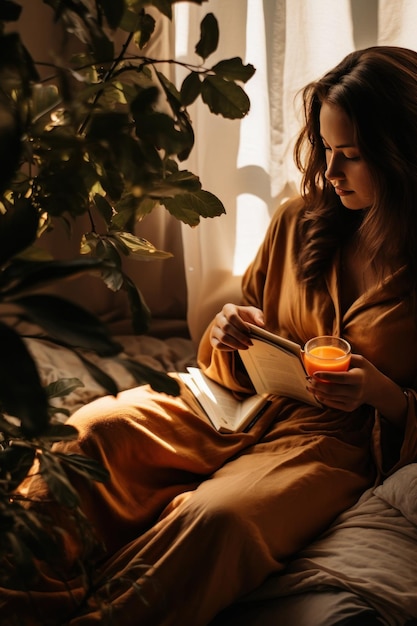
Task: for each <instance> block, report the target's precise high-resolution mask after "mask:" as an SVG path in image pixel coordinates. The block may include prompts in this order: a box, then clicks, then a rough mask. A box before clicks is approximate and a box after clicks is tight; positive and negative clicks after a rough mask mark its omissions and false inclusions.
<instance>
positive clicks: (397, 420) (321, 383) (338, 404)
mask: <svg viewBox="0 0 417 626" xmlns="http://www.w3.org/2000/svg"><path fill="white" fill-rule="evenodd" d="M308 389H309V391H311V393H313V394H314V395H315V397H316V398H317V400H318V401H319V402H321V403H322V404H324V405H325V406H328V407H330V408H333V409H340V410H342V411H349V412H350V411H354V410H355V409H357V408H358V407H359V406H361V405H362V404H368V405H370V406H373V407H374V408H375V409H377V410H378V411H379V412H380V413H381V414H382V415H383V416H384V417H385V418H386V419H388V420H389V421H391V422H392V423H394V424H397V425H401V424H402V423H403V421H404V419H405V416H406V413H407V398H406V396H405V395H404V393H403V391H402V389H401V387H399V386H398V385H397V384H396V383H394V381H392V380H391V379H390V378H388V377H387V376H385V375H384V374H383V373H382V372H380V371H379V370H378V369H377V368H376V367H375V366H374V365H372V363H370V362H369V361H368V360H367V359H365V358H364V357H363V356H361V355H359V354H352V359H351V363H350V369H349V370H348V371H347V372H315V373H314V375H313V376H312V377H311V378H310V379H309V383H308Z"/></svg>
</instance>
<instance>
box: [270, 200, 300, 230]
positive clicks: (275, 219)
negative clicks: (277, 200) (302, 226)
mask: <svg viewBox="0 0 417 626" xmlns="http://www.w3.org/2000/svg"><path fill="white" fill-rule="evenodd" d="M304 210H305V201H304V199H303V198H302V197H301V196H294V197H292V198H289V199H288V200H285V202H283V203H282V204H280V205H279V206H278V208H277V209H276V210H275V212H274V213H273V215H272V217H271V223H270V230H271V231H276V230H277V229H278V230H280V229H281V228H285V229H287V228H291V227H292V226H295V224H296V223H297V221H298V218H299V216H300V215H301V214H302V213H303V212H304Z"/></svg>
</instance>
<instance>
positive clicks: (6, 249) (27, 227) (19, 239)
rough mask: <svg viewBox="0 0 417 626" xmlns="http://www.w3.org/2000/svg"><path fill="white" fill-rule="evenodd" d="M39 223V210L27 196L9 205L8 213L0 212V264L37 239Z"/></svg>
mask: <svg viewBox="0 0 417 626" xmlns="http://www.w3.org/2000/svg"><path fill="white" fill-rule="evenodd" d="M38 223H39V217H38V212H37V210H36V208H35V207H34V206H33V204H32V203H31V202H30V200H29V199H27V198H20V199H19V200H17V201H16V202H15V204H14V205H13V206H10V205H9V207H8V209H7V211H6V213H1V212H0V265H2V264H3V263H5V262H6V261H7V260H9V259H10V258H12V257H13V256H15V255H16V254H19V253H20V252H23V251H24V250H25V249H26V248H27V247H28V246H29V245H30V244H32V243H33V242H34V241H35V240H36V233H37V230H38Z"/></svg>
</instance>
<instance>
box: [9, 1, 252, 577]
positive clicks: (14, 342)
mask: <svg viewBox="0 0 417 626" xmlns="http://www.w3.org/2000/svg"><path fill="white" fill-rule="evenodd" d="M32 1H33V2H35V1H38V2H39V3H41V0H32ZM191 1H194V2H195V3H196V4H203V2H204V1H205V0H191ZM175 2H176V0H148V1H146V0H95V1H93V0H44V4H46V5H48V6H49V7H50V10H51V11H52V12H53V14H54V18H55V27H56V28H57V29H60V32H61V33H62V37H63V40H62V41H63V42H67V47H65V46H64V45H62V46H60V48H59V52H58V51H56V53H55V56H54V57H52V60H51V63H50V65H49V66H48V72H47V76H46V77H43V78H41V77H40V75H39V72H38V67H37V63H36V59H34V58H32V56H31V55H30V54H29V52H28V49H27V48H26V46H25V44H24V41H22V39H21V36H20V35H19V32H18V30H19V29H18V25H19V17H20V15H21V6H20V5H19V3H18V2H17V1H14V0H3V2H2V3H1V4H0V26H1V36H0V158H1V157H2V159H1V160H2V164H4V166H3V165H2V171H1V173H0V176H1V180H0V193H1V197H0V201H1V204H0V340H1V345H2V351H1V353H0V525H1V528H2V533H1V535H0V560H1V563H2V566H3V567H2V568H1V570H0V571H1V572H2V574H1V582H2V584H7V585H19V584H22V581H23V580H25V581H27V580H28V579H30V577H31V576H33V575H34V573H35V569H36V565H35V560H34V559H36V557H42V558H47V557H48V554H51V553H52V552H53V543H52V542H51V541H50V537H49V535H48V533H47V532H45V527H44V525H43V521H42V519H40V518H39V517H37V515H36V513H34V512H33V511H31V510H30V509H27V508H26V507H25V506H24V504H25V502H24V497H23V496H22V495H21V494H20V495H18V494H17V493H16V490H17V489H18V487H19V486H20V485H21V483H22V482H23V481H24V480H25V478H26V477H27V475H28V472H29V470H30V468H31V467H32V466H33V463H34V462H38V463H39V468H40V471H41V473H42V475H43V477H44V479H45V481H46V482H47V484H48V487H49V489H50V491H51V493H52V495H53V496H54V498H55V499H56V501H57V502H58V504H59V505H60V506H63V507H66V508H68V509H70V510H71V511H72V512H73V513H74V512H75V513H76V514H77V515H78V514H79V513H80V512H79V509H78V498H77V494H76V492H75V491H74V489H73V488H72V486H71V484H70V483H69V481H68V480H67V477H66V473H65V469H64V468H65V466H70V467H71V468H72V469H73V470H75V471H77V472H80V473H82V474H84V475H87V476H88V477H90V478H91V479H93V480H105V479H106V473H105V472H104V471H103V469H102V468H100V467H98V466H96V465H95V464H93V463H91V462H90V461H89V460H87V459H85V458H82V457H78V456H74V455H72V456H70V457H69V456H67V457H65V456H58V455H56V454H55V453H54V452H53V451H52V450H51V446H52V444H53V442H54V441H57V440H61V439H64V438H74V437H75V436H76V432H75V430H74V429H73V428H71V427H70V426H68V425H66V424H64V423H61V422H57V421H56V420H55V411H54V409H53V407H52V406H51V403H50V398H51V397H53V396H58V395H65V394H66V393H69V392H70V391H71V390H72V389H74V387H76V386H77V385H78V384H80V383H79V381H77V379H76V377H74V378H71V379H65V380H57V381H55V382H54V383H53V384H51V385H49V387H48V388H44V386H43V385H42V382H41V380H40V376H39V373H38V371H37V367H36V363H35V362H34V360H33V357H32V356H31V354H30V353H29V351H28V349H27V347H26V344H25V336H26V334H27V333H28V332H29V331H28V327H29V328H30V332H31V333H32V332H33V328H34V327H35V328H37V329H39V334H40V336H42V337H47V338H48V339H49V340H52V341H55V342H57V343H59V344H60V345H64V346H66V347H69V348H71V349H73V350H74V352H75V353H76V354H77V355H78V356H79V358H81V359H82V360H83V362H84V363H87V364H89V368H90V371H91V373H92V374H93V376H94V377H95V378H96V379H97V380H98V382H99V383H100V384H101V385H102V386H103V388H104V389H105V390H107V391H108V392H109V393H117V388H116V386H115V383H114V381H112V379H111V377H109V376H108V374H105V373H104V372H103V371H101V370H100V369H99V368H97V367H96V366H94V364H93V363H89V361H88V358H87V357H86V356H85V351H86V350H87V351H95V352H97V353H99V354H100V355H105V356H112V357H114V358H119V359H121V362H123V364H124V366H125V367H126V368H128V369H129V370H130V371H131V373H132V374H133V375H134V376H135V378H136V380H137V381H138V383H142V382H149V383H150V384H151V385H152V386H154V388H156V389H158V390H164V391H166V392H168V393H172V394H175V393H177V391H178V390H177V386H176V384H175V383H174V382H173V381H172V379H171V378H169V377H167V376H165V375H162V374H160V373H158V372H153V371H152V370H150V369H149V368H146V367H145V366H141V365H140V364H137V363H132V362H131V361H129V360H128V359H126V358H124V359H123V358H122V357H121V356H120V351H121V347H120V346H119V345H118V344H117V343H116V342H115V341H114V339H113V338H112V337H111V336H110V335H109V333H108V332H107V329H106V328H105V327H104V326H103V325H102V323H101V322H100V320H98V319H97V318H96V317H95V316H93V315H91V314H90V313H89V312H87V311H85V310H83V309H81V308H80V307H78V306H76V305H74V304H73V303H70V302H68V301H65V300H63V299H61V298H58V297H57V296H55V295H51V294H48V293H45V292H44V291H41V292H39V291H38V288H39V287H42V288H43V289H44V288H45V286H48V285H52V284H53V283H54V282H55V281H62V280H65V279H67V278H72V277H74V276H76V275H78V274H80V273H83V272H94V273H95V274H96V275H98V274H99V275H100V278H101V279H102V280H104V282H105V283H106V285H107V286H108V287H109V288H110V289H113V290H119V289H124V290H125V291H126V293H127V294H128V298H129V302H130V305H131V312H132V323H133V328H134V329H135V331H136V332H138V333H143V332H146V329H147V327H148V323H149V311H148V309H147V306H146V303H145V302H144V300H143V298H142V296H141V294H140V292H139V291H138V290H137V288H136V286H135V285H134V284H133V282H132V281H131V280H130V278H129V276H128V275H126V273H125V272H124V270H123V263H122V259H123V256H125V255H130V256H132V255H133V256H136V257H139V258H141V259H152V258H163V257H164V256H166V253H165V252H164V251H161V250H157V249H156V248H155V246H153V244H152V243H151V242H149V241H146V240H144V239H142V238H140V237H138V236H137V235H136V234H135V232H134V229H135V225H136V223H137V222H138V220H140V219H141V218H142V217H143V216H144V215H146V214H148V213H150V212H151V211H152V210H153V209H154V208H155V207H156V206H158V205H163V206H164V207H165V208H166V210H168V211H169V212H170V213H171V214H172V215H173V216H174V217H176V218H177V219H179V220H181V221H183V222H185V223H187V224H190V225H192V226H194V225H197V224H198V223H199V221H200V219H201V218H207V217H215V216H217V215H220V214H221V213H222V212H224V208H223V205H222V203H221V202H220V200H219V199H218V198H216V197H215V196H214V195H213V194H212V193H210V192H209V191H206V190H203V189H202V188H201V184H200V181H199V179H198V176H196V175H195V174H193V173H192V172H189V171H187V170H184V169H181V162H182V161H183V160H184V159H186V158H187V156H188V155H189V153H190V151H191V150H192V147H193V144H194V140H195V139H194V133H193V128H192V123H191V120H190V117H189V114H188V111H187V107H188V106H189V105H190V104H191V103H192V102H193V101H194V100H195V99H196V98H197V97H201V98H202V99H203V101H204V102H205V103H206V104H207V105H208V106H209V108H210V110H211V111H212V112H213V113H214V114H220V115H223V116H225V117H227V118H236V117H242V116H244V115H245V114H246V113H247V112H248V110H249V100H248V98H247V96H246V94H245V92H244V90H243V89H242V87H241V86H240V85H239V84H238V83H244V82H246V81H247V80H248V79H249V78H250V77H251V76H252V74H253V72H254V68H253V67H252V66H251V65H244V64H243V62H242V60H241V59H239V58H233V59H226V60H223V61H220V62H219V63H216V64H215V65H210V63H208V61H207V59H208V58H209V57H210V55H211V53H212V52H214V51H215V50H216V48H217V43H218V38H219V30H218V24H217V20H216V18H215V16H214V15H213V14H212V13H208V14H207V15H206V17H205V18H204V19H203V21H202V23H201V36H200V40H199V41H198V42H197V45H196V52H197V54H198V55H199V57H200V59H201V64H200V65H198V66H193V67H191V66H185V69H186V70H187V74H186V77H185V79H184V81H183V82H182V84H181V86H179V87H178V88H177V87H176V86H175V85H174V84H173V83H172V82H171V81H170V80H169V78H168V77H167V76H166V75H165V74H164V73H163V71H162V69H161V67H162V65H161V63H162V61H161V60H158V59H154V58H149V57H147V56H146V46H147V44H148V42H149V41H150V40H151V38H152V34H153V32H154V30H155V25H156V19H157V17H158V12H159V14H162V15H165V16H166V17H168V18H170V19H171V18H172V9H173V5H174V4H175ZM6 25H7V28H6ZM13 26H14V27H15V28H14V27H13ZM116 40H119V41H120V40H122V43H121V44H120V46H119V47H117V46H116V44H115V43H114V42H115V41H116ZM164 61H165V64H166V63H167V62H168V64H169V63H176V62H177V61H175V59H168V60H166V59H165V60H164ZM85 215H87V216H88V217H89V221H90V224H91V228H90V229H89V230H88V231H86V232H85V233H84V237H83V245H82V249H81V251H80V252H81V253H82V254H80V255H77V257H76V258H73V259H69V260H65V261H59V260H56V259H53V258H51V257H50V256H47V255H46V254H45V253H44V251H43V249H42V236H43V235H44V233H45V232H46V231H48V230H49V229H51V228H53V226H54V223H56V221H57V220H61V221H63V222H65V223H66V224H67V226H68V229H69V230H71V228H72V226H73V224H74V222H75V221H76V220H77V219H79V218H80V217H82V216H85ZM10 562H12V563H13V567H12V568H10V567H9V566H8V564H9V563H10Z"/></svg>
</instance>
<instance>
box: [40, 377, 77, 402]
mask: <svg viewBox="0 0 417 626" xmlns="http://www.w3.org/2000/svg"><path fill="white" fill-rule="evenodd" d="M84 386H85V385H84V383H83V382H82V381H81V380H80V379H79V378H60V379H59V380H56V381H54V382H53V383H49V385H47V386H46V387H45V392H46V395H47V396H48V398H49V399H51V398H63V397H65V396H67V395H68V394H70V393H71V392H72V391H74V390H75V389H78V388H79V387H84Z"/></svg>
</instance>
